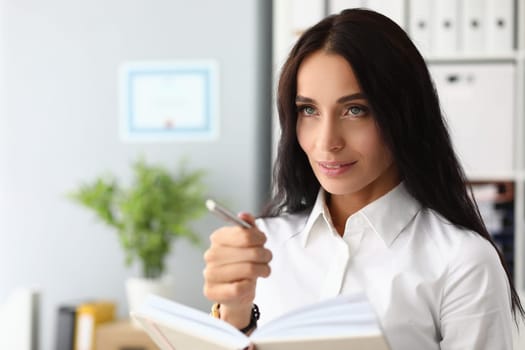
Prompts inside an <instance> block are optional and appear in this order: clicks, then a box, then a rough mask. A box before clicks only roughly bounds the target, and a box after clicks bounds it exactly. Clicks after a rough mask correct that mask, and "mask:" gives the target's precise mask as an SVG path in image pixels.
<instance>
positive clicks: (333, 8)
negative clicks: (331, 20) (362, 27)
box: [328, 0, 364, 14]
mask: <svg viewBox="0 0 525 350" xmlns="http://www.w3.org/2000/svg"><path fill="white" fill-rule="evenodd" d="M363 3H364V0H329V2H328V12H329V13H330V14H335V13H339V12H341V11H343V10H345V9H350V8H356V7H363Z"/></svg>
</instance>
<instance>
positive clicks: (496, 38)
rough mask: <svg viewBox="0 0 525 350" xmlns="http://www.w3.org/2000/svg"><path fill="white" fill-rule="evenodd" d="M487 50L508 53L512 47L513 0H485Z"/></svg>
mask: <svg viewBox="0 0 525 350" xmlns="http://www.w3.org/2000/svg"><path fill="white" fill-rule="evenodd" d="M486 1H487V5H486V8H487V9H486V11H487V50H488V51H489V52H490V53H508V52H511V51H512V50H513V48H514V1H513V0H486Z"/></svg>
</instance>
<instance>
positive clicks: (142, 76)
mask: <svg viewBox="0 0 525 350" xmlns="http://www.w3.org/2000/svg"><path fill="white" fill-rule="evenodd" d="M218 74H219V73H218V65H217V63H216V62H215V61H209V60H208V61H204V60H198V61H170V62H128V63H124V64H123V65H122V66H121V68H120V84H119V89H120V136H121V139H122V140H123V141H125V142H166V141H168V142H169V141H173V142H176V141H185V142H187V141H207V140H212V139H215V138H217V137H218V134H219V130H218V125H219V123H218V118H219V115H218V114H219V108H218V101H219V98H218V93H219V91H218Z"/></svg>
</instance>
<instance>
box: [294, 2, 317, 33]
mask: <svg viewBox="0 0 525 350" xmlns="http://www.w3.org/2000/svg"><path fill="white" fill-rule="evenodd" d="M291 13H292V18H291V20H292V31H293V35H294V36H297V35H299V34H300V33H302V32H304V31H305V30H306V29H308V28H310V27H311V26H313V25H314V24H316V23H317V22H319V21H320V20H321V19H323V17H324V16H325V13H324V0H292V9H291Z"/></svg>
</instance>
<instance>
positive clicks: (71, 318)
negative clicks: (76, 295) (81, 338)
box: [55, 300, 88, 350]
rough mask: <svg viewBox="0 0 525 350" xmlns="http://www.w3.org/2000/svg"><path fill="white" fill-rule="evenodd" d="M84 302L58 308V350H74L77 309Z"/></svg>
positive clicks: (71, 303) (62, 305) (64, 304)
mask: <svg viewBox="0 0 525 350" xmlns="http://www.w3.org/2000/svg"><path fill="white" fill-rule="evenodd" d="M87 302H88V301H87V300H84V301H73V302H69V303H63V304H61V305H59V306H58V310H57V320H56V339H55V346H56V350H73V349H74V346H75V324H76V316H77V308H78V307H79V306H80V305H82V304H83V303H87Z"/></svg>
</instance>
